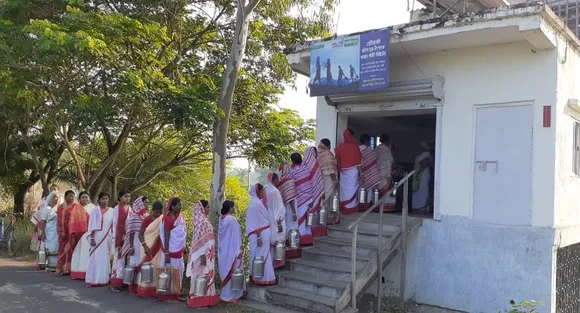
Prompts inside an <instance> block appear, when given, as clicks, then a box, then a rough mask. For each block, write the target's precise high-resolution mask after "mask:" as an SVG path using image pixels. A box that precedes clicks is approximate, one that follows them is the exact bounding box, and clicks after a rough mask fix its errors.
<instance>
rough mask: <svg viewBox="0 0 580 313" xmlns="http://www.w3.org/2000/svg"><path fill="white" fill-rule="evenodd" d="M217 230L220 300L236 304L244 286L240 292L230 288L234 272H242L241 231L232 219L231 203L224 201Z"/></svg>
mask: <svg viewBox="0 0 580 313" xmlns="http://www.w3.org/2000/svg"><path fill="white" fill-rule="evenodd" d="M221 213H222V216H221V217H220V220H219V229H218V265H219V272H220V278H221V279H222V290H221V294H220V299H221V300H222V301H224V302H237V301H239V300H240V298H241V297H242V296H243V295H244V294H245V293H246V286H245V283H244V286H243V287H242V289H241V290H234V289H233V288H232V284H231V279H232V274H233V273H234V270H236V269H239V270H242V271H243V270H244V261H243V260H242V229H241V227H240V223H238V220H237V219H236V218H235V217H234V213H235V205H234V202H233V201H229V200H227V201H224V203H223V205H222V210H221Z"/></svg>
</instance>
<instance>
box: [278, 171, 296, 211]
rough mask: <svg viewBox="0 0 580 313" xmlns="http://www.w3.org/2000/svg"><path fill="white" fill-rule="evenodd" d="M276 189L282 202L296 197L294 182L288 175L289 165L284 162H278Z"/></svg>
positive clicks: (286, 202)
mask: <svg viewBox="0 0 580 313" xmlns="http://www.w3.org/2000/svg"><path fill="white" fill-rule="evenodd" d="M278 190H279V191H280V195H281V196H282V200H283V201H284V204H288V203H289V202H290V201H292V200H295V199H296V183H295V182H294V179H293V178H292V176H291V175H290V167H289V166H288V165H286V164H280V184H279V185H278Z"/></svg>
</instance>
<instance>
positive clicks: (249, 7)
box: [244, 0, 260, 18]
mask: <svg viewBox="0 0 580 313" xmlns="http://www.w3.org/2000/svg"><path fill="white" fill-rule="evenodd" d="M259 3H260V0H250V2H249V3H248V4H247V5H246V6H245V7H244V18H247V17H248V15H250V13H252V11H254V9H255V8H256V6H258V4H259Z"/></svg>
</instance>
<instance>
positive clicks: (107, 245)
mask: <svg viewBox="0 0 580 313" xmlns="http://www.w3.org/2000/svg"><path fill="white" fill-rule="evenodd" d="M60 197H61V196H60V195H59V193H58V192H56V191H55V192H51V193H50V194H49V195H48V196H47V197H46V198H45V199H44V201H43V203H42V205H41V208H40V210H39V212H38V214H36V216H37V222H36V223H35V225H36V227H37V231H38V233H39V234H40V235H39V239H40V240H41V247H42V249H44V251H45V252H46V255H47V261H46V264H39V268H40V267H41V265H46V270H47V271H51V272H56V274H58V275H69V274H70V277H71V278H72V279H74V280H84V282H85V285H86V286H87V287H99V286H106V285H110V287H111V290H112V291H113V292H121V291H122V290H123V289H125V288H127V289H128V291H129V292H130V293H133V294H136V295H137V296H139V297H143V298H156V299H158V300H160V301H166V302H177V301H179V300H180V294H181V289H182V286H181V284H182V278H183V276H184V275H185V276H186V277H188V278H189V279H190V280H191V288H190V292H189V297H188V299H187V303H188V305H189V306H190V307H193V308H206V307H211V306H214V305H216V304H217V303H218V297H217V293H216V288H215V278H216V273H215V263H216V252H217V256H218V259H219V275H220V277H221V278H222V290H221V295H220V298H221V300H222V301H224V302H236V301H238V300H239V299H240V298H241V297H242V296H243V295H244V294H245V286H243V287H242V288H239V287H236V286H233V285H232V275H233V273H234V270H237V269H240V270H242V272H243V259H242V251H243V248H242V234H241V227H240V224H239V223H238V221H237V219H236V218H235V217H234V213H235V204H234V203H233V202H232V201H225V202H224V203H223V205H222V210H221V213H222V215H221V217H220V219H219V232H218V239H219V242H220V245H219V247H218V251H216V240H215V238H214V230H213V226H212V224H211V223H210V220H209V218H208V214H209V203H208V202H207V201H205V200H201V201H199V202H198V203H197V204H196V205H195V206H194V207H193V211H192V217H193V218H192V228H193V234H192V240H191V246H190V248H189V256H188V258H187V263H185V257H184V252H185V245H186V237H187V227H186V221H185V219H184V217H183V215H182V214H181V209H182V203H181V200H180V199H179V198H177V197H175V198H171V199H170V200H169V201H168V203H167V205H166V206H165V207H164V206H163V204H162V203H161V202H159V201H158V202H155V203H153V206H152V210H151V214H149V210H148V206H149V201H148V199H147V198H146V197H139V198H137V199H135V200H134V201H133V202H132V204H131V202H130V199H131V195H130V193H129V192H126V191H122V192H120V193H119V195H118V204H117V205H116V206H115V207H114V208H110V207H109V200H110V199H109V195H108V194H106V193H101V194H99V196H98V203H97V205H93V204H92V203H91V202H90V197H89V195H88V193H86V192H81V193H80V195H79V202H78V203H77V202H76V197H75V194H74V192H73V191H71V190H69V191H67V192H66V193H65V199H66V200H65V201H64V202H63V204H62V205H58V203H59V200H60ZM111 258H112V259H113V262H112V264H111ZM144 264H151V265H153V268H154V269H155V275H154V279H153V280H152V281H150V280H147V279H142V277H141V274H142V273H141V269H142V266H143V265H144ZM42 268H44V266H42ZM126 268H132V269H133V270H134V273H135V275H134V276H133V277H134V280H133V281H132V282H131V283H130V284H125V283H126V281H124V278H125V277H124V274H125V273H124V271H125V269H126ZM162 271H165V272H167V273H169V274H170V276H171V283H170V286H169V290H168V291H167V292H164V293H159V292H158V291H157V288H156V283H157V277H158V276H159V274H160V273H161V272H162ZM272 272H273V270H272ZM200 276H201V277H205V278H206V282H207V289H206V292H205V294H204V295H199V294H196V293H195V292H194V288H195V281H196V279H197V278H198V277H200Z"/></svg>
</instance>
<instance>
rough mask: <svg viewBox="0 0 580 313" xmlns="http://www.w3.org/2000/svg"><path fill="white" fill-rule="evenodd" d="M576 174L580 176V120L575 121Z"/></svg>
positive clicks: (574, 161) (574, 160) (574, 159)
mask: <svg viewBox="0 0 580 313" xmlns="http://www.w3.org/2000/svg"><path fill="white" fill-rule="evenodd" d="M573 166H574V174H576V175H578V176H580V122H574V158H573Z"/></svg>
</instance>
